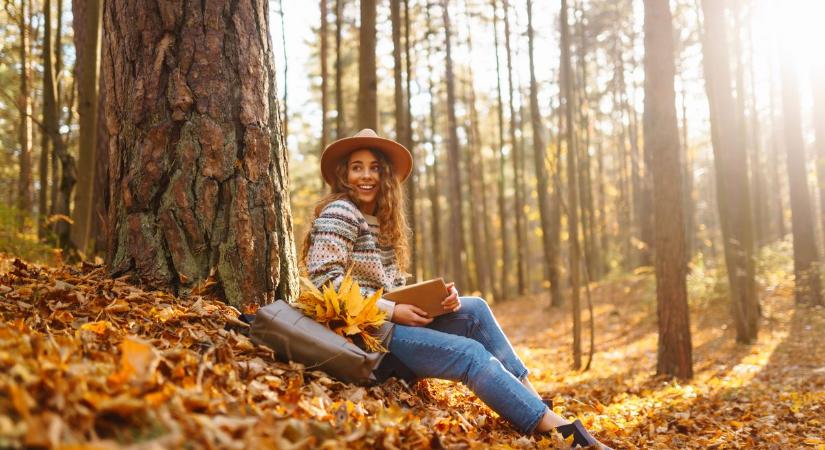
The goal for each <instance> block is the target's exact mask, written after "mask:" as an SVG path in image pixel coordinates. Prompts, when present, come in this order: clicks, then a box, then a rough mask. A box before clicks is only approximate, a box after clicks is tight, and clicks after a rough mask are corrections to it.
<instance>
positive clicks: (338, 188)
mask: <svg viewBox="0 0 825 450" xmlns="http://www.w3.org/2000/svg"><path fill="white" fill-rule="evenodd" d="M368 150H369V151H370V152H371V153H372V154H373V156H375V159H377V160H378V166H379V173H380V177H379V183H378V195H377V197H376V200H377V202H376V204H377V208H376V209H377V213H376V214H375V215H376V216H377V217H378V227H379V232H378V243H379V244H381V245H382V246H390V247H392V248H393V251H394V252H395V259H396V263H397V264H398V268H399V269H400V270H401V271H402V272H406V270H407V265H408V263H409V261H408V259H409V254H410V249H409V242H408V234H409V227H408V226H407V217H406V214H405V213H404V210H405V207H404V204H405V201H404V188H403V186H402V185H401V183H400V182H399V181H398V178H396V176H395V170H394V168H393V166H392V164H390V162H389V160H388V159H387V157H386V156H384V154H383V153H382V152H380V151H377V150H373V149H368ZM348 162H349V157H346V158H341V160H340V161H339V162H338V164H337V165H336V166H335V184H334V186H332V192H330V193H329V194H327V195H325V196H324V197H323V198H322V199H321V200H320V201H319V202H318V203H317V204H316V205H315V211H314V213H313V217H312V221H315V219H317V218H318V216H319V215H320V214H321V211H323V210H324V208H326V206H327V205H329V204H330V203H332V202H334V201H336V200H348V201H350V202H352V203H354V204H356V205H357V204H358V202H357V200H356V198H357V197H356V195H355V188H354V187H353V186H352V185H350V184H349V183H348V182H347V171H348V170H349V169H348ZM311 245H312V227H310V228H309V229H308V230H307V232H306V234H305V235H304V245H303V249H302V250H301V266H303V267H304V268H306V258H307V255H308V254H309V247H310V246H311Z"/></svg>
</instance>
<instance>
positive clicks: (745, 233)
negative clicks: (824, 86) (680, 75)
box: [702, 0, 759, 344]
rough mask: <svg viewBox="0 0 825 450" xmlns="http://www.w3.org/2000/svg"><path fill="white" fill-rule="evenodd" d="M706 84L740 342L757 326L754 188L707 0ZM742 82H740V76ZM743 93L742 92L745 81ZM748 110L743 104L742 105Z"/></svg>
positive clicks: (720, 23)
mask: <svg viewBox="0 0 825 450" xmlns="http://www.w3.org/2000/svg"><path fill="white" fill-rule="evenodd" d="M702 10H703V12H704V19H705V20H704V28H705V33H704V41H703V46H702V48H703V51H704V68H705V86H706V89H707V93H708V100H709V101H708V104H709V106H710V119H711V130H712V141H713V153H714V162H715V166H716V193H717V202H718V203H717V205H718V207H719V219H720V222H721V224H722V239H723V242H724V249H725V263H726V265H727V272H728V283H729V284H730V293H731V315H732V316H733V320H734V323H735V325H736V340H737V342H741V343H746V344H749V343H751V342H753V341H754V340H756V337H757V333H758V330H759V300H758V297H757V293H756V281H755V279H754V260H753V227H752V224H751V208H750V189H749V186H748V166H747V152H746V151H745V148H744V145H745V143H744V141H743V140H742V136H743V135H744V133H743V132H742V129H741V127H742V126H743V123H742V122H743V121H744V114H743V113H742V112H741V111H738V112H739V114H737V105H736V104H735V103H734V99H733V96H732V86H731V74H730V64H729V59H728V52H727V44H726V43H727V42H728V40H727V36H726V33H725V8H724V4H723V3H721V2H719V1H716V0H703V2H702ZM740 81H741V80H740ZM739 93H740V95H741V93H742V91H741V84H740V90H739ZM738 108H744V103H742V104H740V105H738Z"/></svg>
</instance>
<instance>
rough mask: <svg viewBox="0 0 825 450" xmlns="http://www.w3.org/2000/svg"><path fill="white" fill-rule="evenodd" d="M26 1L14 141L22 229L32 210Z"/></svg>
mask: <svg viewBox="0 0 825 450" xmlns="http://www.w3.org/2000/svg"><path fill="white" fill-rule="evenodd" d="M29 7H30V6H29V3H28V0H21V2H20V16H19V18H18V19H19V20H18V22H19V23H18V29H19V32H20V93H19V94H18V97H17V109H18V111H19V115H20V127H19V128H18V132H17V142H18V144H19V145H20V157H19V161H20V172H19V176H18V178H17V214H18V215H17V229H18V230H20V231H23V228H24V226H25V223H26V220H25V219H26V218H27V217H28V216H29V214H31V209H32V195H31V185H32V156H31V141H32V127H31V99H30V98H29V62H28V57H29V23H28V13H29Z"/></svg>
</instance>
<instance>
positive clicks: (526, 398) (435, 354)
mask: <svg viewBox="0 0 825 450" xmlns="http://www.w3.org/2000/svg"><path fill="white" fill-rule="evenodd" d="M389 351H390V354H389V355H387V357H385V358H384V361H382V363H381V365H380V366H379V367H378V369H377V372H378V373H379V378H386V377H389V376H398V377H400V378H405V379H407V380H408V381H412V380H414V379H416V378H441V379H446V380H454V381H461V382H462V383H464V384H465V385H466V386H467V387H468V388H470V390H472V391H473V392H474V393H475V394H476V395H477V396H478V397H479V398H480V399H481V400H482V401H484V403H486V404H487V405H488V406H489V407H490V408H492V409H493V410H494V411H495V412H497V413H498V414H499V415H500V416H502V417H504V418H505V419H507V420H508V421H510V423H512V424H513V425H514V426H515V427H516V428H517V429H518V430H519V431H520V432H522V433H525V434H526V433H530V432H532V431H533V430H534V429H535V427H536V425H538V423H539V421H540V420H541V418H542V417H543V416H544V414H545V412H546V411H547V407H546V406H545V404H544V403H543V402H542V401H541V399H539V398H537V397H536V396H535V395H534V394H533V393H532V392H530V391H529V390H528V389H527V388H526V387H524V385H523V384H521V381H520V380H523V379H524V378H525V377H526V376H527V368H526V367H524V364H523V363H522V362H521V360H520V359H519V357H518V356H517V355H516V352H515V351H514V350H513V347H512V346H511V345H510V342H509V341H508V340H507V337H506V336H505V335H504V332H503V331H502V330H501V326H499V324H498V322H497V321H496V319H495V317H493V313H492V311H490V307H489V306H488V305H487V302H486V301H484V299H481V298H478V297H461V309H459V310H458V311H456V312H453V313H449V314H444V315H442V316H439V317H437V318H435V320H433V321H432V322H431V323H430V324H429V325H427V326H426V327H409V326H404V325H396V326H395V331H394V332H393V336H392V340H391V341H390V344H389Z"/></svg>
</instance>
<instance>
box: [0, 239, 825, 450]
mask: <svg viewBox="0 0 825 450" xmlns="http://www.w3.org/2000/svg"><path fill="white" fill-rule="evenodd" d="M769 278H770V279H769V280H768V279H767V278H765V277H763V279H762V282H761V283H760V285H761V288H760V290H761V300H762V308H763V319H762V321H761V330H760V335H759V340H758V342H757V343H756V344H753V345H748V346H746V345H738V344H736V343H735V342H734V332H733V330H732V327H731V326H729V325H728V324H729V322H730V320H729V314H728V312H727V311H728V310H727V304H726V302H725V300H724V293H723V292H721V290H720V288H719V286H720V284H721V283H719V282H717V281H714V280H717V279H718V275H713V276H711V274H709V273H704V272H699V271H698V270H694V272H693V274H692V275H691V282H690V289H691V299H692V300H691V329H692V336H693V348H694V350H693V360H694V371H695V376H694V378H693V379H692V380H691V381H676V380H666V379H664V378H662V377H657V376H655V375H654V373H655V366H656V347H657V332H656V303H655V295H654V291H655V289H654V280H653V277H652V275H651V274H650V273H637V274H633V275H627V276H623V277H621V278H615V279H611V280H607V281H603V282H601V283H600V284H594V285H593V286H592V289H591V291H592V300H593V305H594V310H595V316H596V321H595V323H596V339H595V342H596V354H595V355H594V358H593V364H592V366H591V368H590V370H588V371H585V372H579V371H573V370H571V368H570V367H571V363H572V358H571V354H570V353H571V351H570V347H571V337H570V336H571V331H570V329H571V326H570V322H571V318H570V316H571V313H570V310H569V308H561V309H548V308H546V305H547V303H548V301H549V300H548V298H547V296H546V295H545V296H529V297H523V298H519V299H516V300H511V301H507V302H500V303H499V304H496V305H494V307H493V309H494V312H495V313H496V315H497V317H498V318H499V320H500V322H501V325H502V327H503V328H504V330H505V332H506V333H507V334H508V335H509V336H510V338H511V340H512V342H513V344H514V345H515V347H516V350H517V351H518V353H519V355H520V356H521V357H522V359H523V360H524V361H525V363H526V364H527V366H528V367H529V368H530V369H531V373H532V375H531V377H532V380H533V381H534V384H535V385H536V387H537V389H538V390H539V391H540V392H543V393H546V395H548V396H551V397H553V398H554V403H555V411H556V412H558V413H560V414H563V415H565V416H568V417H573V416H576V417H579V418H581V419H582V421H583V422H584V423H585V425H586V426H587V427H588V428H589V429H591V431H592V432H593V433H594V434H595V435H596V436H598V437H599V438H600V439H602V440H603V441H604V442H605V443H607V444H609V445H612V446H613V447H615V448H617V449H628V448H652V449H658V448H661V449H671V448H679V449H699V448H702V449H706V448H710V449H723V448H749V449H750V448H753V449H756V448H765V449H774V448H775V449H789V448H794V449H797V448H813V449H819V450H822V449H825V432H823V430H825V418H823V417H825V351H823V342H825V308H821V307H820V308H809V307H798V306H795V305H794V303H793V300H792V282H791V281H790V279H789V277H788V276H787V274H786V273H784V272H783V273H780V274H773V275H772V276H771V277H769ZM126 281H127V280H123V279H118V280H112V279H109V278H107V276H106V274H105V271H104V269H103V268H102V267H97V266H92V265H84V266H77V267H68V266H61V267H59V268H51V267H46V266H40V265H36V264H33V263H26V262H22V261H19V260H18V261H15V260H13V259H12V258H9V257H2V256H1V255H0V448H8V447H10V448H22V447H49V448H58V447H60V448H75V449H79V448H95V449H108V448H132V449H154V448H178V447H190V448H239V449H240V448H285V449H299V448H341V447H349V448H388V449H392V448H428V447H429V448H491V447H493V448H565V443H564V442H563V441H561V440H559V439H558V438H547V437H544V438H542V439H536V438H534V437H525V436H520V435H519V434H518V433H517V432H515V431H514V429H513V428H511V427H510V426H509V425H508V424H507V423H506V422H505V421H504V420H503V419H501V418H499V417H498V416H497V415H496V414H495V413H493V412H492V411H490V410H489V409H488V408H487V407H486V406H484V405H483V404H482V403H481V402H480V401H479V400H478V399H477V398H476V397H475V396H474V395H472V394H471V393H470V392H469V391H468V390H467V389H466V388H464V387H463V386H461V385H458V384H455V383H450V382H444V381H428V382H419V383H417V384H416V385H414V386H408V385H406V384H405V383H403V382H400V381H395V380H391V381H390V382H387V383H385V384H383V385H380V386H374V387H367V388H365V387H358V386H353V385H348V384H344V383H340V382H337V381H334V380H331V379H330V378H328V377H327V376H325V375H324V374H323V373H321V372H315V371H305V370H302V368H301V367H300V366H297V365H288V364H283V363H280V362H277V361H275V360H274V359H273V355H272V354H271V352H269V351H267V349H265V348H262V347H258V346H255V345H253V344H252V343H251V342H250V341H249V340H248V339H247V338H246V337H244V336H243V335H242V334H240V333H238V332H237V331H238V330H241V329H242V328H243V324H241V323H238V322H237V320H235V319H234V310H232V309H231V308H229V307H227V306H226V305H224V304H223V303H221V302H220V301H217V300H213V299H209V298H208V297H207V296H205V295H192V296H190V297H189V298H185V299H181V298H175V297H172V296H170V295H168V294H164V293H160V292H149V291H144V290H142V289H139V288H136V287H133V286H131V285H129V284H128V283H127V282H126ZM584 304H585V305H586V299H585V303H584ZM587 318H588V316H587V310H586V309H585V310H584V319H585V333H586V331H587V329H588V326H587ZM588 339H589V338H588V337H587V334H585V339H584V343H585V345H584V347H585V348H584V350H585V361H586V356H587V355H586V352H587V348H588V345H587V343H588V342H589V341H588Z"/></svg>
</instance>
